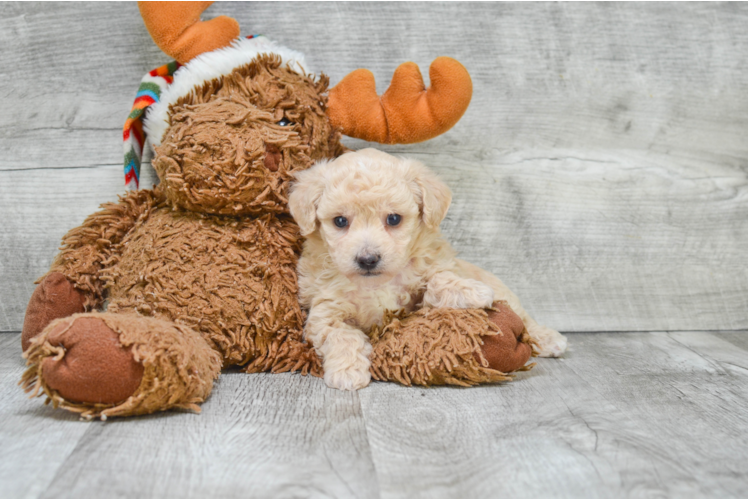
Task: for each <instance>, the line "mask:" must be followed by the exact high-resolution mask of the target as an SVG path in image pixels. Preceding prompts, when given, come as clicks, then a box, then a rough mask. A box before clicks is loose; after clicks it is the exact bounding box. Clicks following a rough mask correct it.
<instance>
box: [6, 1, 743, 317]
mask: <svg viewBox="0 0 748 500" xmlns="http://www.w3.org/2000/svg"><path fill="white" fill-rule="evenodd" d="M220 14H227V15H232V16H234V17H236V18H237V19H238V20H239V22H240V23H241V25H242V26H243V27H244V31H245V32H261V33H264V34H266V35H268V36H270V37H271V38H275V39H277V40H279V41H280V42H282V43H284V44H286V45H288V46H290V47H294V48H297V49H301V50H303V51H305V52H306V53H307V55H308V59H309V62H310V65H311V66H312V70H315V71H318V70H323V71H325V72H326V73H328V74H329V75H330V76H331V78H332V80H333V82H335V81H337V80H339V79H340V78H342V77H343V76H344V75H345V74H346V73H348V72H349V71H351V70H352V69H354V68H357V67H362V66H363V67H368V68H370V69H371V70H372V71H373V72H374V73H375V74H376V75H377V78H378V82H379V87H380V91H383V90H384V88H386V85H387V84H388V82H389V77H390V75H391V74H392V71H393V70H394V67H395V66H396V65H397V64H399V63H400V62H402V61H405V60H413V61H415V62H417V63H419V64H420V65H421V67H422V70H423V71H424V72H425V71H426V67H427V66H428V63H429V62H430V61H431V60H433V58H434V57H436V56H438V55H445V54H446V55H451V56H453V57H456V58H458V59H460V60H461V61H463V62H464V63H465V64H466V66H467V67H468V69H469V70H470V72H471V74H472V76H473V80H474V89H475V91H474V99H473V103H472V105H471V107H470V108H469V110H468V112H467V114H466V115H465V117H464V118H463V119H462V121H461V122H460V123H459V124H458V125H457V126H456V127H455V128H454V129H453V130H452V131H450V132H449V133H447V134H445V135H443V136H441V137H439V138H437V139H435V140H432V141H429V142H427V143H424V144H416V145H410V146H393V147H384V148H383V149H385V150H387V151H390V152H393V153H397V154H404V155H409V156H414V157H417V158H420V159H422V160H424V161H425V162H426V163H427V164H429V165H431V166H432V167H434V168H435V169H436V170H437V171H438V172H439V173H440V174H441V175H442V176H443V177H444V178H445V179H446V180H447V181H448V182H449V183H450V185H451V186H452V188H453V190H454V192H455V199H454V205H453V207H452V210H451V213H450V215H449V218H448V220H447V221H446V222H445V224H444V230H445V232H446V234H447V235H448V236H449V237H450V239H451V240H452V241H453V242H454V244H455V246H456V247H457V248H458V249H459V250H461V251H462V253H463V255H464V257H465V258H467V259H468V260H471V261H473V262H475V263H476V264H478V265H481V266H483V267H485V268H487V269H490V270H492V271H493V272H495V273H496V274H497V275H499V276H500V277H501V278H502V279H504V280H505V281H506V282H507V283H508V284H509V285H510V286H511V287H513V288H514V289H515V291H516V292H517V293H518V294H519V295H520V297H521V298H522V300H523V302H524V303H525V306H526V307H527V309H528V310H530V311H531V312H532V313H533V314H534V315H535V316H537V319H538V320H539V321H541V322H543V323H547V324H549V325H551V326H554V327H555V328H557V329H561V330H568V331H595V330H611V331H612V330H650V329H668V330H672V329H734V328H747V327H748V313H746V311H748V284H747V283H748V279H746V278H748V275H747V274H746V273H748V271H747V270H746V269H748V266H747V265H746V264H747V263H748V262H747V261H746V258H745V256H744V254H745V252H744V251H743V249H745V248H746V244H747V243H748V217H747V216H746V215H748V214H747V213H746V212H747V211H748V208H747V207H748V204H747V203H746V199H747V198H748V195H747V194H746V193H747V192H748V159H747V158H748V151H747V150H746V147H747V146H746V142H745V140H744V137H745V131H746V118H745V117H746V116H748V113H746V111H748V98H746V97H745V95H744V92H741V91H739V89H742V88H744V87H745V85H746V83H748V64H745V62H746V58H748V34H746V32H745V30H744V29H743V27H744V26H745V21H746V18H748V7H746V5H745V4H739V3H738V4H702V3H688V4H683V5H678V6H676V5H674V4H646V5H645V4H595V3H587V4H573V3H566V4H496V3H479V4H473V3H460V4H449V3H437V4H390V3H376V4H370V3H367V4H356V3H338V4H315V3H309V4H306V3H305V4H298V5H297V4H272V3H250V4H242V3H236V4H234V3H218V4H216V5H214V6H212V7H211V8H210V9H209V11H208V12H207V13H206V16H207V17H210V16H214V15H220ZM292 26H304V29H303V30H301V29H289V27H292ZM0 37H2V40H3V46H4V47H5V50H3V51H2V52H1V53H0V66H2V67H3V68H5V70H4V71H3V72H2V73H1V74H0V84H2V86H3V89H4V92H3V93H2V95H0V99H1V100H2V105H3V110H4V112H3V113H2V114H0V151H2V155H0V194H1V195H2V199H0V213H2V214H3V215H4V218H3V225H2V229H0V281H2V282H3V283H4V284H5V287H4V288H3V290H2V291H0V299H1V300H0V331H8V330H18V329H20V327H21V324H22V320H23V312H24V310H25V306H26V301H27V300H28V297H29V296H30V294H31V291H32V289H33V285H32V282H33V280H34V279H35V278H36V277H38V276H39V275H41V274H42V273H44V272H45V271H46V267H47V265H48V263H49V262H50V261H51V259H52V257H53V255H54V252H55V249H56V247H57V245H58V242H59V239H60V237H61V236H62V235H63V234H64V233H65V232H66V231H67V230H68V229H70V228H71V227H74V226H76V225H78V224H80V223H81V222H82V220H83V218H84V217H85V216H86V215H88V214H89V213H91V212H93V211H94V210H95V209H96V207H97V206H98V204H100V203H102V202H105V201H109V200H113V199H115V197H116V194H118V193H121V192H122V177H121V172H120V169H121V167H120V165H121V163H120V162H121V143H120V127H121V124H122V122H123V117H124V116H125V115H126V114H127V111H128V110H129V107H130V105H131V100H132V97H133V94H134V92H135V88H136V87H137V84H138V80H139V78H140V76H141V75H142V74H144V73H145V72H146V71H148V70H150V69H151V68H153V67H155V66H157V65H160V64H162V63H163V62H164V61H165V60H166V58H165V56H164V55H163V54H161V53H160V52H159V50H158V49H157V48H156V47H155V45H154V44H153V43H152V41H151V40H150V38H149V36H148V34H147V32H146V31H145V29H144V27H143V25H142V21H141V20H140V18H139V16H138V13H137V9H136V6H135V5H133V4H120V3H108V4H76V3H65V4H60V3H44V4H35V3H30V4H29V3H23V4H20V3H3V4H0ZM347 142H348V144H349V145H351V146H353V147H356V148H358V147H364V146H367V145H368V144H367V143H365V142H363V141H358V140H348V141H347ZM144 170H145V174H144V175H145V177H146V179H145V181H144V183H143V185H146V186H147V185H149V184H151V183H152V181H153V179H154V177H153V172H152V171H151V170H149V169H148V167H147V166H146V167H145V168H144Z"/></svg>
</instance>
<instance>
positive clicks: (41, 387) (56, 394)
mask: <svg viewBox="0 0 748 500" xmlns="http://www.w3.org/2000/svg"><path fill="white" fill-rule="evenodd" d="M24 357H26V358H27V360H28V361H27V364H28V365H29V367H28V368H27V370H26V372H25V373H24V374H23V379H22V381H21V382H22V384H23V386H24V388H25V389H26V390H27V391H34V395H38V394H39V393H40V392H43V393H44V394H46V396H47V397H48V401H51V402H52V403H53V404H54V405H55V407H57V406H60V407H62V408H65V409H67V410H70V411H74V412H78V413H81V414H82V416H83V417H86V418H93V417H101V418H106V417H110V416H125V415H140V414H145V413H152V412H155V411H160V410H167V409H169V408H174V407H176V408H188V409H192V410H196V411H199V407H198V406H197V404H199V403H202V402H203V401H204V400H205V398H207V397H208V395H209V394H210V391H211V389H212V387H213V380H214V379H215V378H216V377H218V374H219V372H220V370H221V357H220V356H219V355H218V353H217V352H215V351H214V350H213V349H211V348H210V347H209V346H208V344H207V342H206V341H205V340H204V339H203V338H202V337H201V336H200V335H199V334H198V333H197V332H195V331H194V330H191V329H189V328H187V327H185V326H182V325H177V324H174V323H170V322H166V321H161V320H157V319H153V318H144V317H141V316H137V315H130V314H113V313H86V314H76V315H73V316H71V317H69V318H63V319H58V320H56V321H54V322H52V323H51V324H50V325H49V326H48V327H47V328H46V329H44V330H43V331H42V333H40V334H39V335H37V336H36V337H34V338H33V339H32V340H31V345H30V347H29V349H28V350H27V351H26V352H25V353H24Z"/></svg>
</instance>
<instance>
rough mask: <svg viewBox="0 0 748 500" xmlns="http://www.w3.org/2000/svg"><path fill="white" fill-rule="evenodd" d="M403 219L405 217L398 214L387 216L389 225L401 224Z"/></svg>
mask: <svg viewBox="0 0 748 500" xmlns="http://www.w3.org/2000/svg"><path fill="white" fill-rule="evenodd" d="M401 220H403V218H402V217H400V216H399V215H398V214H390V215H388V216H387V225H388V226H397V225H398V224H400V221H401Z"/></svg>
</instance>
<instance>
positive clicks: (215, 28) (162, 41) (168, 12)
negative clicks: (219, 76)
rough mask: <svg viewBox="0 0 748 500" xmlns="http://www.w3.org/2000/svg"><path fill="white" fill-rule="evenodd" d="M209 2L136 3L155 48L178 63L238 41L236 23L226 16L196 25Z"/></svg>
mask: <svg viewBox="0 0 748 500" xmlns="http://www.w3.org/2000/svg"><path fill="white" fill-rule="evenodd" d="M212 3H213V2H138V7H139V8H140V15H141V16H143V21H145V26H146V28H148V32H149V33H150V34H151V37H152V38H153V41H154V42H156V45H158V47H159V48H160V49H161V50H163V51H164V52H165V53H166V54H167V55H169V56H171V57H173V58H174V59H176V60H177V61H179V62H180V63H186V62H187V61H189V60H190V59H192V58H193V57H195V56H198V55H200V54H202V53H204V52H210V51H211V50H215V49H220V48H222V47H226V46H228V45H230V44H231V42H233V41H234V40H236V39H237V38H239V23H237V22H236V20H235V19H232V18H230V17H226V16H218V17H216V18H215V19H211V20H210V21H200V14H202V13H203V11H204V10H205V9H207V8H208V7H209V6H210V5H211V4H212Z"/></svg>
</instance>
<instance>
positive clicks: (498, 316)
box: [481, 301, 532, 373]
mask: <svg viewBox="0 0 748 500" xmlns="http://www.w3.org/2000/svg"><path fill="white" fill-rule="evenodd" d="M493 308H494V309H495V310H494V311H488V320H489V321H490V322H491V323H493V324H494V325H496V326H497V327H498V328H499V331H500V332H501V333H500V334H499V335H486V336H483V337H481V338H482V339H483V346H482V350H483V356H485V358H486V361H488V366H489V368H492V369H494V370H498V371H500V372H504V373H509V372H513V371H515V370H519V369H520V368H522V367H523V366H524V365H525V363H527V360H529V359H530V356H532V346H531V345H530V343H529V338H528V337H529V336H528V334H527V332H526V330H525V324H524V323H523V322H522V319H520V317H519V316H518V315H517V314H516V313H515V312H514V311H512V309H511V308H510V307H509V305H508V304H507V303H506V302H499V301H497V302H494V303H493Z"/></svg>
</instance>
